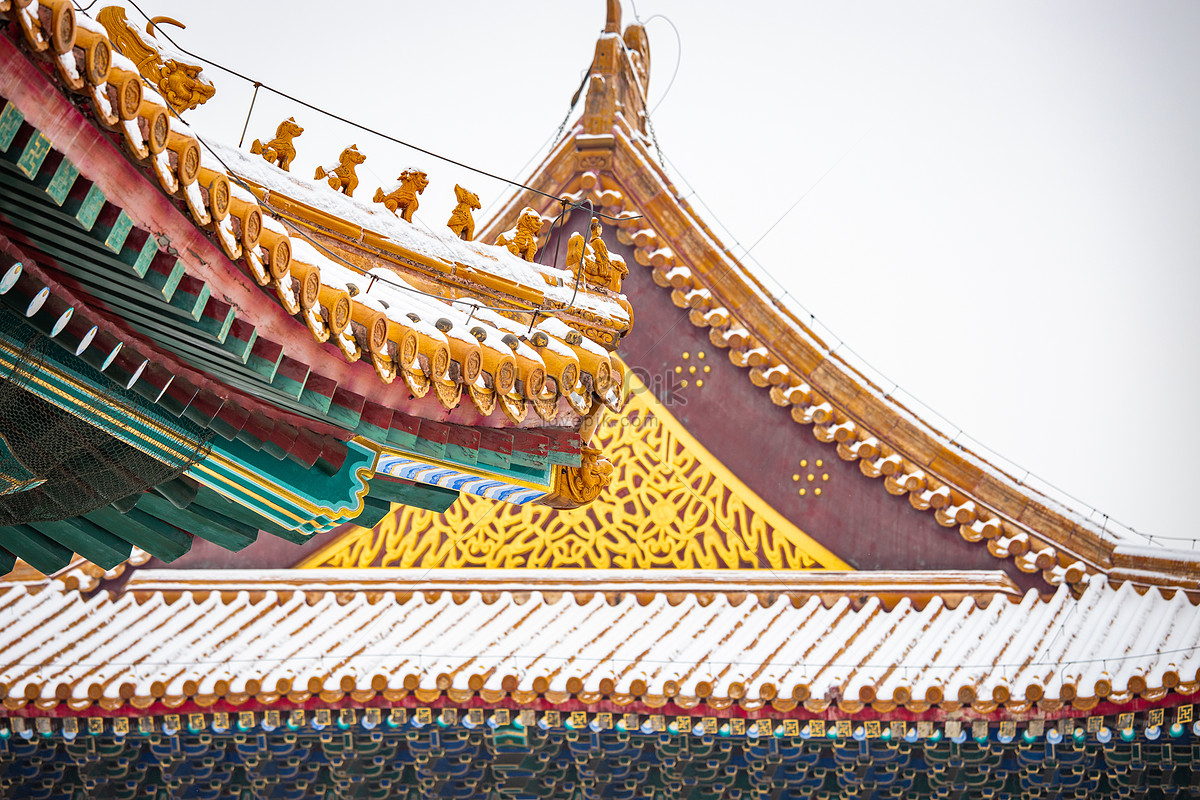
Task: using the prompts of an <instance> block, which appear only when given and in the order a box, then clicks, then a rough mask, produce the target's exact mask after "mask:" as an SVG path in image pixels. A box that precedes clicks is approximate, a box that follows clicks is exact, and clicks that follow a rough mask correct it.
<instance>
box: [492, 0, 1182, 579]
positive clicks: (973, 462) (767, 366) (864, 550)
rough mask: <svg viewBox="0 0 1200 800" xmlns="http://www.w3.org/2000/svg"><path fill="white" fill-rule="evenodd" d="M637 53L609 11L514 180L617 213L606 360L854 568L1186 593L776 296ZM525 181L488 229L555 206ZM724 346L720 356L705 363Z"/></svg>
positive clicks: (639, 34)
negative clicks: (574, 88)
mask: <svg viewBox="0 0 1200 800" xmlns="http://www.w3.org/2000/svg"><path fill="white" fill-rule="evenodd" d="M648 63H649V55H648V45H646V43H645V33H644V31H643V30H642V29H641V26H640V25H630V26H628V27H627V28H625V29H624V35H623V36H622V29H621V23H620V14H619V9H616V10H615V11H614V10H613V7H612V6H611V4H610V17H609V24H608V27H607V28H606V31H605V33H604V34H602V36H601V37H600V40H599V41H598V43H597V45H596V54H595V57H594V60H593V63H592V67H591V70H590V78H589V80H588V87H589V88H588V92H587V97H586V101H585V107H584V109H585V110H584V113H583V115H582V117H581V119H580V120H579V121H578V122H577V124H576V125H575V126H574V128H573V129H572V130H571V132H570V133H569V134H568V135H567V136H566V137H565V138H564V139H563V140H562V141H561V142H560V143H559V144H558V146H557V147H555V148H554V149H553V151H552V152H551V153H550V154H549V155H548V156H547V157H546V159H545V160H544V161H543V163H542V164H540V165H539V166H538V167H537V168H536V169H535V171H534V173H533V177H532V178H531V179H530V180H529V181H528V185H529V186H530V187H531V188H532V189H533V190H536V192H544V193H546V194H548V195H552V196H564V197H567V198H569V199H571V200H573V201H582V200H589V201H591V202H592V203H593V204H595V206H596V207H597V208H601V209H603V211H604V213H605V214H606V215H608V216H609V217H614V218H617V219H616V221H615V222H613V221H611V220H609V219H605V224H608V225H612V226H613V227H614V228H615V233H616V237H617V239H618V244H617V245H614V246H613V250H614V252H620V253H622V254H623V255H625V256H626V260H627V261H628V262H629V263H630V264H631V265H633V264H635V263H636V264H637V265H639V266H631V274H630V276H629V278H628V279H627V280H626V282H625V290H626V292H627V294H628V295H629V296H630V297H631V298H632V301H633V303H634V304H635V306H636V307H637V308H638V309H639V320H640V324H639V327H638V330H637V331H636V332H633V333H632V334H631V335H630V336H628V337H626V338H625V339H624V340H623V341H622V343H621V345H620V348H619V354H620V356H621V357H622V359H623V360H624V361H625V363H626V364H627V365H628V366H629V367H630V368H631V369H633V370H634V371H635V372H637V373H638V374H640V375H642V376H652V377H654V378H657V379H660V380H661V379H663V378H666V379H667V380H666V381H665V387H664V386H660V387H658V388H657V389H656V390H655V391H656V393H657V394H659V395H660V397H661V396H663V395H664V394H665V395H669V396H670V398H671V399H675V400H678V399H679V398H683V401H684V402H682V403H678V405H679V406H682V407H681V408H672V409H671V410H672V412H673V413H675V414H676V415H677V416H678V417H679V418H680V419H681V421H682V422H683V424H684V425H685V426H686V427H687V428H688V430H689V431H690V433H691V434H692V435H694V436H695V437H696V439H697V440H698V441H699V442H700V443H701V444H702V445H704V446H705V447H706V448H707V450H708V451H709V452H710V453H711V454H712V455H713V456H714V457H715V458H716V459H717V460H719V461H720V462H722V463H723V464H724V465H725V466H726V467H727V468H728V469H730V470H731V471H732V472H733V473H734V474H736V475H738V477H739V478H741V479H742V480H743V481H745V483H746V484H747V485H748V486H749V488H750V489H752V490H753V491H754V492H755V493H756V494H757V495H758V496H759V497H760V498H762V499H763V501H764V502H766V503H767V504H769V505H771V506H772V507H773V508H774V509H775V510H776V511H778V512H779V513H780V514H781V515H783V516H784V517H786V518H787V519H789V520H790V521H791V522H792V523H793V524H795V525H796V526H797V527H798V528H799V529H801V530H803V531H804V532H805V533H806V535H808V536H810V537H812V538H813V539H814V540H816V541H817V542H818V543H819V544H821V545H823V546H825V547H827V548H828V549H829V550H831V551H832V552H833V553H834V554H835V555H836V556H838V557H839V558H840V559H842V560H843V561H845V562H847V563H848V564H850V565H851V566H854V567H856V568H860V569H895V568H897V567H900V566H905V567H908V568H915V569H930V568H939V569H967V568H977V569H989V568H992V567H993V566H999V567H1000V568H1003V569H1005V570H1006V571H1007V572H1008V574H1009V575H1011V576H1012V577H1013V579H1014V580H1016V581H1017V582H1018V583H1021V585H1024V586H1034V585H1038V586H1041V587H1043V588H1046V587H1052V586H1057V585H1061V584H1063V583H1066V584H1068V585H1070V586H1074V587H1076V588H1077V589H1078V590H1082V589H1083V587H1084V585H1085V583H1086V581H1087V579H1088V576H1089V575H1093V574H1101V573H1103V574H1108V575H1110V577H1112V578H1114V579H1117V580H1136V581H1137V582H1139V583H1141V584H1143V585H1151V584H1161V585H1167V586H1184V587H1187V588H1195V586H1196V584H1195V582H1194V576H1193V575H1192V573H1191V572H1190V571H1189V570H1188V569H1179V568H1175V567H1173V566H1172V564H1173V563H1174V561H1175V560H1176V559H1177V557H1179V554H1178V553H1176V554H1172V553H1171V551H1169V550H1166V549H1162V550H1159V549H1158V548H1153V549H1152V550H1147V549H1145V548H1143V547H1141V546H1140V545H1142V544H1143V541H1142V540H1141V539H1135V538H1133V537H1130V536H1128V535H1125V534H1123V533H1120V532H1114V531H1113V530H1111V529H1110V528H1107V527H1106V526H1105V525H1104V524H1103V522H1104V521H1103V520H1097V519H1095V518H1094V516H1092V515H1087V514H1084V513H1080V512H1079V511H1077V510H1076V509H1073V508H1070V507H1068V506H1067V505H1064V504H1063V503H1062V502H1060V501H1059V500H1056V499H1054V498H1052V497H1050V496H1048V495H1046V494H1043V493H1042V492H1040V491H1038V490H1037V489H1036V488H1034V487H1031V486H1030V485H1028V484H1027V483H1025V482H1024V481H1023V480H1022V479H1021V478H1020V477H1018V476H1014V475H1011V474H1009V473H1007V472H1006V471H1005V470H1004V469H1003V468H1001V467H1000V466H997V465H996V464H993V463H991V462H989V461H988V460H987V459H986V458H985V457H983V456H981V455H980V454H978V453H975V452H972V451H971V450H970V449H969V448H968V447H966V446H965V445H963V444H962V443H961V442H958V441H955V440H954V439H952V438H951V437H950V436H948V435H947V434H946V433H945V432H943V431H941V430H939V429H938V428H937V426H935V425H934V424H931V423H929V422H928V421H926V420H924V419H922V418H921V417H919V416H918V415H917V414H916V413H914V412H913V411H912V410H911V409H909V408H907V407H905V406H904V405H903V404H902V403H900V402H899V401H898V400H897V399H896V398H895V397H893V396H891V395H890V394H889V392H888V391H887V389H886V387H881V386H878V385H876V384H875V383H873V382H872V381H871V380H870V379H869V378H868V377H866V376H865V375H863V374H862V373H861V372H860V371H859V370H858V369H857V368H856V367H855V366H854V365H853V364H851V363H850V362H848V361H847V360H846V359H845V358H843V357H842V356H841V355H839V354H838V353H837V352H836V348H832V347H830V345H829V344H827V343H826V342H825V341H823V340H822V338H821V337H820V336H819V335H818V334H817V333H816V332H815V331H814V330H813V329H812V328H811V327H810V326H809V325H808V324H806V322H805V321H804V320H802V319H800V318H799V317H798V316H797V314H796V313H795V312H794V311H793V310H792V309H790V308H789V307H787V306H786V305H785V304H783V303H782V302H781V301H779V300H776V299H775V298H774V296H773V295H772V293H771V292H770V291H768V289H767V288H766V287H765V286H764V285H763V284H762V282H761V281H760V280H759V278H758V277H757V276H756V274H755V272H754V270H752V269H750V268H749V267H748V266H747V265H746V264H744V263H742V262H741V261H739V260H738V259H737V258H735V257H734V256H733V255H732V253H731V252H730V249H729V248H728V247H726V246H725V245H724V244H723V243H722V242H721V240H720V238H719V237H718V236H717V235H716V234H715V233H714V232H713V230H712V229H711V228H710V227H709V226H708V225H707V224H706V223H705V221H704V220H703V218H702V217H701V216H700V215H699V214H697V213H696V211H695V210H694V209H693V207H692V206H691V205H690V204H689V203H688V201H687V199H686V198H685V197H684V196H683V194H682V193H681V192H679V191H678V190H677V189H676V187H675V186H674V185H673V184H672V181H671V180H670V179H669V177H668V176H667V174H666V172H665V171H664V169H663V168H662V167H661V166H660V164H659V163H658V161H657V159H656V158H655V157H654V155H653V154H652V152H651V150H650V142H649V136H648V133H647V127H646V121H645V101H644V98H645V92H646V89H647V85H648V84H647V81H648V76H647V74H646V66H647V65H648ZM536 192H535V191H520V190H518V191H516V192H514V194H513V196H512V198H511V199H510V201H509V202H508V204H507V206H506V207H504V208H503V209H502V210H501V211H500V212H499V213H498V215H497V217H496V219H495V220H494V221H493V223H492V224H491V225H492V229H497V230H498V229H502V228H504V227H505V226H506V225H509V224H511V220H512V219H514V218H515V215H516V214H517V212H518V211H519V210H520V209H521V208H524V207H525V206H527V205H528V206H532V207H534V208H536V209H539V210H542V212H543V213H547V212H548V211H549V210H550V209H551V208H552V205H553V204H552V201H547V200H545V199H543V197H542V196H541V195H539V194H537V193H536ZM569 224H570V223H568V230H569ZM575 224H576V225H578V224H579V223H578V222H576V223H575ZM485 235H486V234H485ZM721 351H724V353H725V355H726V356H727V359H717V358H714V356H716V355H717V354H719V353H720V352H721ZM700 357H706V358H707V360H706V361H704V363H703V365H701V364H700V363H699V362H698V361H697V358H700ZM720 362H727V363H720ZM701 366H703V369H702V371H697V370H698V368H700V367H701ZM710 370H711V371H710ZM668 405H670V403H668ZM747 430H751V431H754V435H753V436H749V437H748V436H747V435H746V431H747ZM813 464H817V465H821V466H820V467H819V468H817V469H814V468H813V466H812V465H813ZM814 480H815V481H816V483H815V485H813V484H812V483H811V482H812V481H814ZM824 480H828V481H830V483H829V484H828V485H823V481H824ZM820 490H823V492H822V491H820ZM893 498H896V499H893ZM914 512H915V513H914ZM884 531H887V533H886V534H885V533H883V532H884ZM1152 553H1155V554H1156V555H1154V556H1153V557H1151V554H1152ZM1144 558H1150V560H1148V561H1143V560H1142V559H1144ZM1185 560H1186V559H1185ZM792 566H799V564H792Z"/></svg>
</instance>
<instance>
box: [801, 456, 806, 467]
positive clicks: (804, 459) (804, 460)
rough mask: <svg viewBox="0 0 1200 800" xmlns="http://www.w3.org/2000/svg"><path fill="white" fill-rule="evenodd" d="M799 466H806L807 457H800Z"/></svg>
mask: <svg viewBox="0 0 1200 800" xmlns="http://www.w3.org/2000/svg"><path fill="white" fill-rule="evenodd" d="M800 466H802V467H807V466H808V459H807V458H802V459H800Z"/></svg>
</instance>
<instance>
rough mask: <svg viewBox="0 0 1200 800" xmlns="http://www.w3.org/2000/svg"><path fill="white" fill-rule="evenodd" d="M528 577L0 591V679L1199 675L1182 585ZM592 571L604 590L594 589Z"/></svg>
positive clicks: (67, 694) (618, 685) (316, 684)
mask: <svg viewBox="0 0 1200 800" xmlns="http://www.w3.org/2000/svg"><path fill="white" fill-rule="evenodd" d="M434 572H435V573H436V572H437V571H434ZM527 572H529V575H528V581H529V585H530V586H532V587H535V588H530V589H528V590H526V591H524V592H514V591H512V590H509V589H504V588H497V586H495V585H489V584H488V581H487V578H488V576H480V581H481V583H479V584H473V583H472V579H471V578H469V577H465V576H463V575H461V574H452V573H449V571H448V575H447V576H444V577H443V576H441V575H440V574H433V575H427V574H426V573H425V572H422V573H421V575H416V574H412V573H401V572H395V573H393V571H372V572H370V573H365V574H364V573H363V572H361V571H340V570H325V571H321V572H319V573H316V574H314V575H313V578H312V581H311V583H306V577H307V576H306V574H305V573H303V572H296V571H291V572H288V573H286V579H287V580H286V581H284V580H283V579H282V577H281V576H282V575H283V573H280V574H273V573H263V574H261V575H259V576H258V577H257V579H256V578H255V576H248V575H241V582H240V583H238V581H234V582H233V584H232V585H225V584H223V583H222V581H223V576H222V574H221V573H188V572H179V571H173V572H170V573H144V572H143V573H139V576H138V577H137V579H136V580H135V581H134V582H133V583H131V584H130V586H129V587H127V589H126V590H125V591H124V592H123V593H118V594H113V593H109V592H107V591H101V592H98V593H96V594H95V595H93V596H90V597H89V596H86V595H81V594H80V593H79V592H77V591H68V590H66V589H65V587H64V586H63V585H62V584H61V583H53V582H52V583H51V584H49V585H42V586H41V587H37V586H28V585H21V584H0V654H2V655H0V687H2V688H3V689H4V690H5V692H6V693H7V696H8V697H9V698H10V699H16V700H17V701H21V700H22V699H23V700H25V701H28V700H35V699H36V700H40V701H42V702H49V703H53V702H55V701H56V699H57V700H59V701H65V700H70V701H71V702H72V703H74V704H76V705H77V704H79V703H84V704H86V703H87V702H88V700H89V698H91V700H93V701H94V700H97V699H102V701H103V702H104V703H108V704H109V707H116V706H118V705H120V704H121V703H123V702H125V701H126V700H129V699H131V698H133V699H136V698H145V699H146V700H148V701H149V700H151V699H152V698H156V697H163V698H164V701H166V702H176V701H182V700H184V699H186V698H188V697H192V696H196V695H209V696H211V695H224V694H228V693H232V694H238V693H241V692H245V691H247V690H246V688H245V687H246V686H248V685H257V686H260V687H262V691H266V692H283V693H286V692H287V691H300V692H305V691H309V692H315V691H319V690H324V689H325V688H328V689H329V690H330V691H338V690H341V691H346V689H345V687H346V686H348V685H353V686H355V687H357V688H359V689H364V690H365V689H368V688H370V687H372V685H373V683H374V685H376V690H378V688H377V687H378V684H379V680H378V678H382V679H383V680H384V681H385V682H386V684H387V686H388V687H389V688H391V689H395V690H399V689H402V688H407V689H410V690H411V689H414V688H421V689H426V690H436V689H446V688H453V689H458V690H468V689H470V690H481V689H482V690H483V691H488V692H512V691H517V692H539V693H547V692H548V693H550V694H551V695H553V693H556V692H557V693H561V694H560V695H559V697H560V699H561V700H565V699H568V698H569V695H568V694H567V693H570V694H577V693H579V692H600V693H602V694H606V695H610V696H613V699H616V700H617V701H618V702H626V703H627V702H631V701H633V700H638V699H640V698H645V697H647V696H650V697H653V696H660V697H661V696H664V695H666V696H672V695H677V696H678V699H677V702H685V703H686V702H687V700H686V698H692V699H693V700H694V701H697V702H699V701H702V700H703V699H704V698H708V697H711V698H714V699H717V700H724V699H742V700H743V701H744V703H751V704H761V703H762V702H765V701H768V700H771V699H772V698H775V697H779V698H785V699H786V698H791V699H795V700H800V701H803V700H810V702H815V703H817V704H818V705H821V704H823V703H825V704H827V703H828V702H829V701H830V700H831V699H840V700H844V701H850V702H865V703H869V702H874V701H876V700H881V701H885V702H896V703H898V704H901V705H909V704H912V703H917V704H923V703H933V704H936V703H939V702H942V701H943V699H944V700H945V701H948V702H960V703H961V702H967V703H970V702H980V703H984V704H985V706H986V704H988V703H993V704H995V703H999V704H1001V705H1003V704H1005V703H1009V704H1015V705H1014V706H1013V709H1010V710H1019V708H1018V707H1020V708H1024V709H1025V710H1026V711H1028V710H1029V706H1028V705H1027V704H1028V703H1029V702H1041V703H1042V705H1043V706H1045V707H1046V708H1049V709H1050V710H1053V709H1054V708H1055V707H1058V705H1060V704H1061V703H1063V702H1068V701H1071V700H1073V699H1075V698H1081V699H1084V700H1088V699H1089V698H1093V697H1095V698H1103V699H1106V700H1107V701H1108V702H1115V703H1122V702H1126V701H1128V700H1131V699H1133V698H1134V697H1136V696H1138V695H1142V696H1143V697H1146V696H1151V695H1153V696H1154V697H1156V698H1157V697H1161V696H1162V694H1163V692H1165V691H1167V690H1170V689H1171V688H1173V687H1175V686H1177V685H1179V684H1181V683H1182V684H1184V685H1183V686H1182V687H1181V690H1191V689H1194V687H1195V685H1196V684H1195V682H1196V681H1197V679H1198V677H1200V676H1198V675H1197V670H1198V669H1200V645H1198V644H1197V643H1198V642H1200V613H1197V606H1196V605H1195V604H1194V603H1192V602H1191V601H1190V600H1189V599H1188V597H1187V596H1186V594H1185V593H1183V592H1175V593H1174V594H1173V596H1172V597H1169V598H1168V597H1166V596H1165V595H1164V594H1162V593H1160V592H1159V591H1158V590H1150V591H1147V592H1145V593H1141V594H1140V593H1138V592H1137V591H1135V590H1134V588H1133V587H1132V585H1131V584H1125V585H1123V586H1121V587H1120V588H1116V589H1114V588H1113V587H1112V586H1110V585H1109V583H1108V581H1107V580H1106V578H1104V577H1103V576H1095V577H1093V578H1091V579H1090V580H1089V582H1088V584H1087V588H1086V590H1085V591H1084V593H1083V595H1082V597H1080V598H1078V599H1076V598H1075V597H1074V596H1073V595H1072V593H1071V592H1070V590H1069V589H1067V588H1066V587H1061V588H1060V589H1059V590H1058V591H1057V592H1056V593H1055V594H1054V595H1053V596H1052V597H1050V598H1049V599H1042V598H1039V597H1038V596H1037V595H1036V593H1033V592H1030V593H1028V594H1026V595H1025V596H1024V597H1012V596H1006V595H1003V594H993V595H992V596H991V597H990V599H989V598H986V597H985V598H983V600H984V601H986V602H977V601H976V599H975V598H973V597H966V598H965V599H963V600H962V601H961V602H960V603H959V604H958V605H957V607H956V608H951V607H949V606H947V605H946V603H945V602H943V600H942V599H941V597H935V598H934V599H933V600H931V601H930V602H927V603H923V604H921V605H920V606H918V604H914V603H913V602H912V600H911V599H910V598H908V597H905V598H903V599H901V600H900V601H899V602H898V603H895V604H894V605H892V606H891V607H889V606H888V605H887V604H885V603H884V602H882V601H881V598H882V597H883V596H884V595H885V594H886V588H885V587H881V586H877V587H875V589H874V590H870V589H868V590H867V593H868V594H869V595H870V597H869V598H868V599H867V600H866V602H865V603H862V604H861V605H856V604H855V603H854V602H852V601H851V599H850V598H849V596H848V595H849V594H850V592H849V590H848V589H847V588H846V587H843V592H842V596H841V597H840V599H838V600H836V601H835V602H832V603H831V604H830V605H828V606H827V605H825V603H823V602H822V599H821V597H820V596H818V595H816V594H811V593H810V594H804V593H802V592H800V593H795V594H793V593H789V592H786V591H782V590H781V591H777V592H775V593H773V594H771V595H769V596H768V595H763V594H761V593H760V594H755V593H750V594H743V593H734V594H727V593H725V592H721V591H717V592H710V593H707V594H706V593H703V592H698V591H687V592H683V593H679V592H667V591H648V592H633V591H626V592H617V593H615V594H612V595H611V596H609V595H607V594H606V593H605V592H604V591H598V590H596V589H594V588H593V589H591V590H588V587H587V586H580V587H576V589H575V590H573V591H572V590H562V587H557V588H556V587H555V586H553V585H548V586H546V587H544V588H545V591H543V590H542V589H540V588H536V586H537V575H538V573H537V572H535V571H527ZM614 575H615V573H614ZM592 577H593V578H596V577H599V578H600V583H599V585H598V586H599V587H600V588H602V586H603V583H604V581H603V576H592ZM422 578H428V579H430V580H432V582H433V583H432V585H431V586H429V587H426V586H422V585H421V580H422ZM615 580H617V581H618V583H619V582H620V581H621V580H628V576H625V577H619V576H618V577H617V578H615ZM843 580H844V581H849V582H851V583H853V582H854V580H856V576H854V575H848V576H844V577H843ZM339 581H341V582H342V583H341V584H340V585H339ZM347 581H348V582H349V583H356V584H358V587H357V589H350V588H348V584H347V583H345V582H347ZM156 582H158V583H160V584H163V583H165V584H168V585H165V586H162V587H161V588H158V589H155V588H153V586H154V584H155V583H156ZM139 585H141V586H143V587H144V588H141V589H139V588H138V587H139ZM347 679H348V680H347ZM439 682H441V683H439ZM622 695H625V697H621V696H622ZM548 696H550V695H548ZM814 698H815V699H814ZM991 708H992V709H995V708H997V706H995V705H992V706H991ZM1041 710H1042V711H1044V710H1045V708H1043V709H1041Z"/></svg>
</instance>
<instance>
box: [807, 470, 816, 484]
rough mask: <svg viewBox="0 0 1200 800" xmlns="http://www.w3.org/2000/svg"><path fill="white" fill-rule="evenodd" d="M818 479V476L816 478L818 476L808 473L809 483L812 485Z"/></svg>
mask: <svg viewBox="0 0 1200 800" xmlns="http://www.w3.org/2000/svg"><path fill="white" fill-rule="evenodd" d="M816 477H817V476H816V475H813V474H812V473H811V472H810V473H808V482H809V483H812V482H813V481H814V480H815V479H816Z"/></svg>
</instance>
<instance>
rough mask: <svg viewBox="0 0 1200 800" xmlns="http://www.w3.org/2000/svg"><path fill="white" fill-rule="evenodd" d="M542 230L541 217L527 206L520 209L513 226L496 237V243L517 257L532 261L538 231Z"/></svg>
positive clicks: (536, 246)
mask: <svg viewBox="0 0 1200 800" xmlns="http://www.w3.org/2000/svg"><path fill="white" fill-rule="evenodd" d="M541 230H542V217H541V215H540V214H538V213H537V212H536V211H534V210H533V209H532V208H530V207H529V206H525V208H523V209H522V210H521V216H520V217H518V218H517V224H516V226H515V227H513V228H510V229H509V230H506V231H505V232H504V233H502V234H500V235H499V236H497V237H496V244H498V245H503V246H504V247H507V248H508V251H509V252H510V253H512V254H513V255H514V256H517V257H518V258H523V259H525V260H526V261H533V258H534V256H536V255H537V248H538V233H540V232H541Z"/></svg>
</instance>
